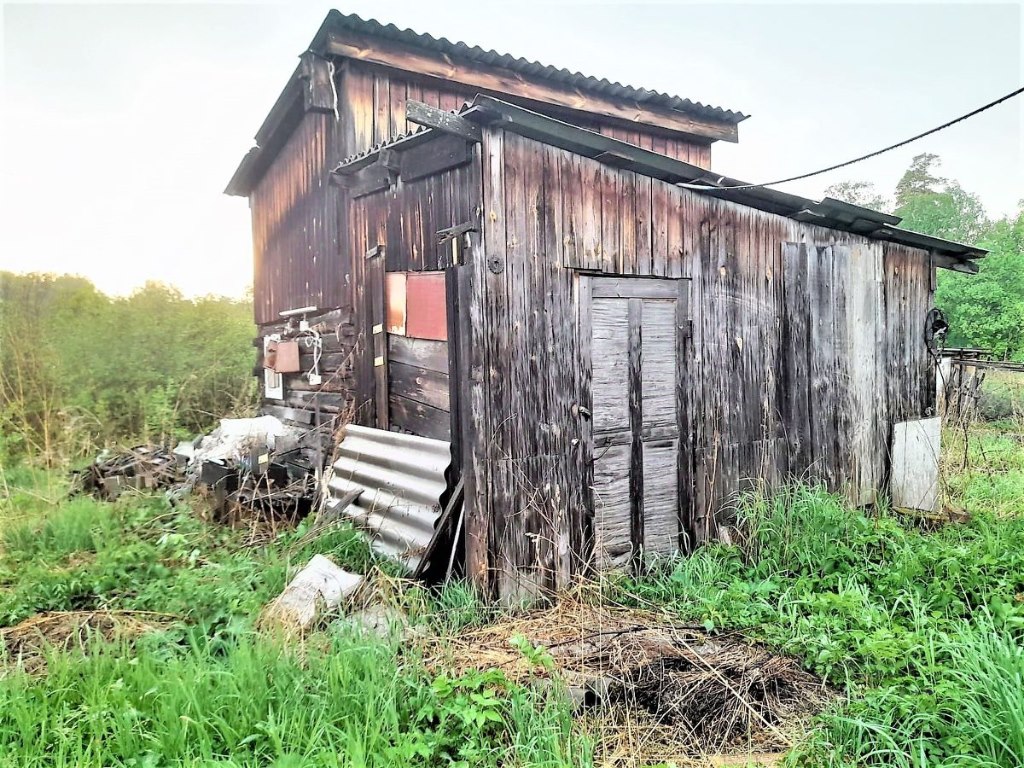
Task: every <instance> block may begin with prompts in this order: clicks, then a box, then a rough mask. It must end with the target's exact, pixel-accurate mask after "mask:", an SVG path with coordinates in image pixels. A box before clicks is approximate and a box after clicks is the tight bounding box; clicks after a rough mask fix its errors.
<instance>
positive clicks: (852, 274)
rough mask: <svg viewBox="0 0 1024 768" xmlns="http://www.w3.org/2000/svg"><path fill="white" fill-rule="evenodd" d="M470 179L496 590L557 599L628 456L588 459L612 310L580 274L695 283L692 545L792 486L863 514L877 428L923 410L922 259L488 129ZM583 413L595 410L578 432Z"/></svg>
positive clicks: (465, 378)
mask: <svg viewBox="0 0 1024 768" xmlns="http://www.w3.org/2000/svg"><path fill="white" fill-rule="evenodd" d="M482 179H483V217H482V221H483V233H482V237H481V238H480V242H481V245H482V248H483V254H474V258H472V259H471V261H470V262H469V263H468V264H467V266H466V267H465V268H464V270H465V274H464V277H463V278H460V279H461V280H462V281H463V282H462V283H460V285H461V289H462V292H463V294H462V295H461V296H460V301H461V306H463V307H464V308H466V309H465V314H466V315H467V318H468V319H469V320H470V323H471V327H470V329H469V330H468V332H467V335H468V339H469V348H470V353H469V354H470V357H471V358H472V359H471V360H470V361H469V364H468V367H467V370H466V371H464V372H462V375H461V379H460V386H464V387H465V388H466V390H467V391H468V397H466V398H464V403H465V406H464V407H465V410H464V413H463V423H464V424H467V425H472V431H471V432H464V435H465V441H466V444H465V445H464V451H465V456H466V467H467V468H468V469H470V470H471V471H472V472H473V474H474V479H475V484H474V487H475V492H474V493H472V494H467V503H468V505H469V507H470V510H471V511H470V512H469V513H468V514H467V525H468V526H469V528H467V533H468V535H469V536H470V538H471V539H472V541H473V544H472V545H471V546H469V547H468V555H467V556H468V561H469V562H468V566H469V573H470V575H471V576H472V577H473V578H474V579H475V580H476V582H477V583H478V584H480V585H481V586H482V587H484V588H486V589H487V590H489V591H490V592H491V593H493V594H497V595H500V596H502V597H506V598H518V597H523V596H529V595H531V594H534V593H535V592H537V591H538V590H540V589H548V588H557V587H559V586H562V585H564V584H565V583H567V581H568V579H569V577H570V575H571V574H572V573H573V572H575V571H578V570H581V569H583V568H584V567H585V566H586V562H587V561H588V559H589V558H590V557H591V555H592V553H593V551H594V550H593V547H594V532H593V529H592V525H593V524H594V521H593V520H591V519H590V518H589V513H588V510H589V509H593V508H594V499H593V496H594V493H595V489H599V490H600V492H601V493H603V494H605V495H606V497H616V498H617V497H619V496H621V495H622V494H624V493H626V492H627V488H628V485H624V484H623V478H624V475H623V466H625V464H626V462H627V460H628V454H626V455H622V456H620V455H618V454H617V453H616V452H615V451H609V452H607V453H602V451H603V450H604V449H603V448H598V447H597V436H598V432H599V431H600V428H601V427H602V424H601V422H600V421H599V419H600V418H603V417H602V416H599V414H598V411H596V410H595V408H594V406H595V403H594V402H593V401H592V397H593V396H594V393H595V392H597V393H602V392H603V391H604V389H603V388H604V387H605V386H606V385H607V387H608V388H611V387H614V386H616V384H615V382H613V381H612V379H611V377H610V375H609V374H608V369H606V368H605V367H603V366H602V367H597V368H595V369H593V370H592V369H591V364H590V361H591V360H592V359H595V358H596V355H597V352H596V351H595V350H592V349H591V344H592V339H591V329H593V332H594V334H596V338H597V339H599V340H600V339H601V338H602V337H601V332H600V330H599V329H600V326H601V314H602V313H603V312H606V311H607V312H611V311H613V310H612V309H611V308H600V307H599V305H598V303H597V301H596V300H591V299H590V297H589V295H588V294H587V290H586V289H584V288H581V285H580V281H579V279H578V275H579V274H580V271H586V272H588V273H592V274H609V275H635V276H654V277H688V278H690V280H689V281H688V282H689V285H690V295H689V300H690V307H691V312H690V315H691V317H692V334H691V335H690V336H689V337H688V338H687V340H686V341H685V343H683V344H682V345H681V347H682V349H681V353H680V360H679V363H678V364H679V365H680V366H681V368H682V370H683V371H684V372H685V380H684V382H683V386H682V392H681V393H680V401H681V407H680V412H679V414H678V418H679V424H680V429H681V441H682V443H683V444H684V445H685V446H686V447H687V451H686V453H687V454H688V455H691V456H692V466H690V467H680V470H681V472H680V475H681V476H686V474H687V472H689V473H690V474H691V475H692V480H691V479H690V478H689V477H687V478H686V480H685V481H684V482H683V483H681V484H680V493H681V498H680V506H681V507H682V509H683V517H684V519H683V520H682V521H681V522H682V527H683V534H684V537H685V538H686V541H688V542H690V543H693V542H697V543H699V542H701V541H706V540H708V539H710V538H712V537H714V536H715V535H716V534H717V532H718V528H719V526H721V525H728V524H729V523H730V522H731V513H730V510H731V508H732V507H733V504H734V502H735V499H736V497H737V495H738V494H739V493H740V492H742V491H744V490H746V489H750V488H754V487H757V486H759V485H767V486H775V485H778V484H779V483H781V482H782V481H784V480H785V479H787V478H791V477H800V478H804V479H807V480H811V481H820V482H822V483H824V484H825V485H827V486H828V487H829V488H833V489H836V490H842V491H844V492H846V493H849V494H850V496H851V498H853V499H854V500H856V501H858V502H869V501H871V500H872V499H873V497H874V494H875V493H876V492H877V491H878V490H879V489H880V488H882V487H883V485H884V481H885V479H886V477H887V474H888V469H889V459H888V447H889V444H890V435H891V425H892V424H893V423H894V422H896V421H902V420H907V419H910V418H915V417H920V416H922V415H924V414H926V413H928V411H929V409H931V408H933V407H934V394H935V392H934V372H933V370H932V365H931V362H930V359H929V356H928V353H927V350H926V348H925V346H924V344H923V341H922V329H923V323H924V317H925V314H926V312H927V309H928V308H929V306H930V301H931V290H930V279H929V278H930V266H929V262H928V258H927V254H925V253H924V252H922V251H918V250H914V249H909V248H905V247H901V246H895V245H891V244H885V243H878V242H871V241H868V240H866V239H864V238H861V237H858V236H855V235H852V234H847V233H840V232H835V231H832V230H826V229H822V228H819V227H815V226H812V225H808V224H803V223H799V222H796V221H793V220H790V219H786V218H783V217H779V216H775V215H772V214H768V213H764V212H759V211H755V210H750V209H746V208H743V207H741V206H738V205H735V204H732V203H729V202H725V201H721V200H717V199H713V198H710V197H705V196H701V195H698V194H695V193H692V192H690V191H687V190H683V189H680V188H677V187H673V186H670V185H667V184H663V183H661V182H658V181H652V180H650V179H644V178H641V177H638V176H637V175H636V174H634V173H632V172H628V171H623V170H618V169H613V168H610V167H607V166H603V165H601V164H600V163H598V162H596V161H593V160H590V159H587V158H582V157H579V156H574V155H571V154H569V153H567V152H564V151H562V150H559V149H556V148H553V147H550V146H546V145H543V144H541V143H539V142H535V141H532V140H530V139H526V138H523V137H520V136H518V135H515V134H512V133H505V132H503V131H501V130H499V129H497V128H488V129H486V130H485V131H484V142H483V147H482ZM595 313H597V315H598V317H597V321H596V322H595V318H594V314H595ZM581 327H582V328H583V329H584V330H582V331H581ZM601 343H603V342H601V341H599V342H598V344H599V345H600V344H601ZM614 343H619V342H613V341H612V340H609V341H608V344H612V345H613V344H614ZM608 351H611V350H608ZM620 374H621V379H619V380H618V381H619V383H621V381H623V380H625V379H626V374H625V372H620ZM606 378H607V381H606ZM608 391H611V390H610V389H609V390H608ZM620 395H621V393H620ZM598 396H599V397H604V395H603V394H599V395H598ZM581 409H586V411H587V412H590V413H593V414H594V423H593V435H590V434H589V432H590V430H589V428H588V427H587V426H586V423H587V420H586V418H583V417H581ZM620 453H621V451H620ZM594 457H598V460H597V461H594V462H593V463H592V462H591V459H592V458H594ZM644 479H645V480H647V479H649V478H644ZM627 483H628V481H627ZM658 493H659V494H662V495H663V494H664V491H661V490H660V489H659V491H658ZM613 506H615V507H616V508H617V504H613ZM601 524H603V523H601ZM616 535H617V536H619V538H621V536H620V535H619V534H616ZM617 541H618V540H617V539H616V542H613V543H617ZM603 546H605V547H608V546H609V541H608V535H607V534H606V535H605V543H604V545H603Z"/></svg>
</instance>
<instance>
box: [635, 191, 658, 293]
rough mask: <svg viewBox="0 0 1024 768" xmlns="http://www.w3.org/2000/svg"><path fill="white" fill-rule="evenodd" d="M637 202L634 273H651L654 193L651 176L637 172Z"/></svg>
mask: <svg viewBox="0 0 1024 768" xmlns="http://www.w3.org/2000/svg"><path fill="white" fill-rule="evenodd" d="M635 178H636V202H635V204H634V218H633V222H634V227H635V234H634V236H633V248H634V250H635V253H634V255H633V256H632V257H631V259H630V261H632V263H633V264H634V270H633V274H636V275H650V274H653V269H652V262H653V258H652V251H653V238H654V233H653V223H654V210H653V207H654V193H653V185H652V179H651V177H650V176H641V175H639V174H636V176H635Z"/></svg>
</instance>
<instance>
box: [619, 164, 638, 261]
mask: <svg viewBox="0 0 1024 768" xmlns="http://www.w3.org/2000/svg"><path fill="white" fill-rule="evenodd" d="M615 175H616V176H617V177H618V184H619V194H618V210H617V211H616V212H615V214H614V215H615V217H616V221H617V222H618V230H619V242H618V247H617V250H618V258H617V259H616V260H615V271H616V272H618V273H619V274H620V275H635V274H637V271H638V270H637V263H636V230H637V224H636V217H637V199H636V198H637V194H636V192H637V186H636V174H635V173H633V172H632V171H618V170H616V171H615Z"/></svg>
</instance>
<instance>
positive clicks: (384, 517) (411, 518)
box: [327, 424, 452, 572]
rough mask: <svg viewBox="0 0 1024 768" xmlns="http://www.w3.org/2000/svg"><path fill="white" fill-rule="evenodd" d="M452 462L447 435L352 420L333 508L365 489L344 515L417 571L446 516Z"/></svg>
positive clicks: (337, 465)
mask: <svg viewBox="0 0 1024 768" xmlns="http://www.w3.org/2000/svg"><path fill="white" fill-rule="evenodd" d="M451 461H452V457H451V444H450V443H448V442H446V441H444V440H432V439H430V438H427V437H418V436H416V435H406V434H402V433H399V432H388V431H386V430H383V429H373V428H371V427H360V426H357V425H354V424H350V425H349V426H347V427H345V437H344V439H343V440H342V441H341V445H339V446H338V457H337V460H336V461H335V462H334V465H333V466H332V468H331V478H330V482H329V488H330V499H329V501H328V502H327V509H328V511H331V510H332V509H334V508H335V507H337V506H338V505H339V502H340V501H341V499H342V498H343V497H344V496H345V495H346V494H348V493H350V492H351V491H362V493H361V494H360V496H359V498H357V499H356V500H355V501H354V502H353V503H352V504H350V505H349V506H348V507H346V508H345V509H344V510H342V511H341V514H342V515H343V516H344V517H347V518H348V519H349V520H351V521H352V522H353V523H354V524H355V526H356V527H357V528H359V529H361V530H363V531H364V532H365V533H366V534H367V536H368V537H369V539H370V543H371V545H372V546H373V549H374V551H376V552H378V553H380V554H382V555H384V556H386V557H388V558H390V559H392V560H395V561H397V562H399V563H401V564H402V565H403V566H404V567H405V568H406V569H407V570H408V571H409V572H413V571H415V570H416V568H417V567H418V566H419V564H420V559H421V555H422V554H423V552H424V551H425V550H426V548H427V545H428V544H429V543H430V540H431V539H432V538H433V536H434V528H435V526H436V524H437V520H438V518H439V517H440V516H441V497H442V495H443V494H444V492H445V490H446V489H447V487H448V483H447V481H446V480H445V470H446V469H448V466H449V465H450V464H451Z"/></svg>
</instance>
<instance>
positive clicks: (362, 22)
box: [310, 10, 748, 125]
mask: <svg viewBox="0 0 1024 768" xmlns="http://www.w3.org/2000/svg"><path fill="white" fill-rule="evenodd" d="M332 30H350V31H352V32H357V33H360V34H364V35H372V36H373V37H378V38H381V39H384V40H392V41H394V42H398V43H404V44H406V45H411V46H415V47H417V48H422V49H424V50H428V51H433V52H435V53H440V54H442V55H444V56H450V57H452V58H456V59H464V60H466V61H472V62H477V63H480V64H485V65H488V66H492V67H502V68H504V69H509V70H512V71H513V72H518V73H520V74H523V75H527V76H529V77H538V78H543V79H545V80H549V81H551V82H554V83H559V84H560V85H567V86H569V87H571V88H576V89H579V90H581V91H587V92H589V93H593V94H598V95H601V96H607V97H609V98H613V99H622V100H629V101H635V102H637V103H638V104H645V105H650V106H654V107H661V108H663V109H674V110H678V111H680V112H686V113H688V114H691V115H699V116H701V117H707V118H711V119H713V120H720V121H722V122H726V123H730V124H733V125H735V124H737V123H739V122H741V121H743V120H746V119H747V117H748V115H744V114H743V113H742V112H734V111H733V110H730V109H723V108H722V107H714V106H711V105H708V104H702V103H700V102H699V101H691V100H690V99H684V98H682V97H680V96H672V95H670V94H667V93H661V92H659V91H652V90H649V89H647V88H634V87H633V86H629V85H623V84H622V83H617V82H611V81H610V80H607V79H604V78H602V79H598V78H596V77H591V76H589V75H584V74H582V73H580V72H571V71H569V70H568V69H558V68H557V67H551V66H548V65H546V64H541V63H539V62H536V61H529V60H527V59H523V58H516V57H515V56H510V55H509V54H507V53H498V52H497V51H494V50H484V49H483V48H481V47H479V46H477V45H467V44H466V43H463V42H458V41H456V42H452V41H451V40H448V39H447V38H445V37H442V38H436V37H433V36H432V35H427V34H421V33H419V32H414V31H413V30H411V29H400V28H399V27H396V26H395V25H394V24H386V25H385V24H381V23H380V22H379V21H376V20H374V19H363V18H361V17H359V16H357V15H355V14H344V13H341V12H339V11H336V10H332V11H331V12H330V13H328V14H327V18H326V19H325V20H324V23H323V26H322V27H321V28H320V31H319V32H318V33H317V36H316V38H314V41H313V45H312V46H310V47H311V48H313V49H314V50H316V49H317V44H318V43H320V42H321V41H322V39H323V37H324V36H325V35H326V34H328V33H329V32H330V31H332Z"/></svg>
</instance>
